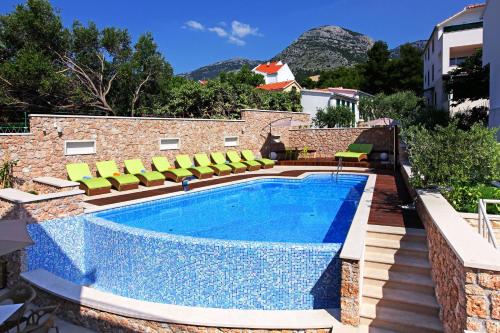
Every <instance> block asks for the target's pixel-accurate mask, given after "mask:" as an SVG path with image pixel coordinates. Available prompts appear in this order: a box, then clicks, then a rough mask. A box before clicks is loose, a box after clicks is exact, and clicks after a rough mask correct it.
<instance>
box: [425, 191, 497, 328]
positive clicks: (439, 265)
mask: <svg viewBox="0 0 500 333" xmlns="http://www.w3.org/2000/svg"><path fill="white" fill-rule="evenodd" d="M417 210H418V212H419V216H420V218H421V219H422V221H423V223H424V225H425V228H426V231H427V241H428V247H429V260H430V262H431V265H432V269H431V275H432V279H433V281H434V284H435V291H436V298H437V300H438V303H439V304H440V306H441V309H440V319H441V321H442V322H443V325H444V329H445V332H449V333H454V332H463V331H464V330H470V331H477V332H488V333H493V332H494V333H498V332H500V272H492V271H486V270H481V269H472V268H468V267H464V265H463V263H462V262H461V261H460V259H459V258H458V257H457V255H456V254H455V252H454V251H453V249H452V248H451V247H450V245H449V244H448V242H447V240H446V239H445V238H444V236H443V235H442V234H441V232H440V231H439V229H438V227H437V226H436V225H435V224H434V223H433V221H432V218H431V217H430V215H429V214H428V213H427V211H426V209H425V207H423V204H422V202H421V201H420V200H419V201H417ZM471 246H473V245H471Z"/></svg>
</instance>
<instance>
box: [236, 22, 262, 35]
mask: <svg viewBox="0 0 500 333" xmlns="http://www.w3.org/2000/svg"><path fill="white" fill-rule="evenodd" d="M231 29H232V31H231V33H232V35H233V36H236V37H238V38H244V37H246V36H248V35H253V36H259V35H260V34H259V28H253V27H251V26H250V25H249V24H246V23H242V22H239V21H233V22H231Z"/></svg>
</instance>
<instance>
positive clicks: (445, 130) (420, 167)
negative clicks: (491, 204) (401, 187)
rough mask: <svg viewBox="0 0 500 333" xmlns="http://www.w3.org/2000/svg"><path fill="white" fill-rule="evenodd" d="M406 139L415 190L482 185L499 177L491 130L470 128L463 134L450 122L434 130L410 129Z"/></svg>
mask: <svg viewBox="0 0 500 333" xmlns="http://www.w3.org/2000/svg"><path fill="white" fill-rule="evenodd" d="M406 138H407V143H408V156H409V159H410V163H411V165H412V170H413V176H412V179H411V182H412V184H413V185H414V186H416V187H430V186H449V185H468V184H484V183H488V182H489V181H491V180H494V179H497V177H498V176H499V174H500V149H499V145H498V144H497V142H496V138H495V131H494V130H488V129H486V128H484V127H482V126H480V125H474V126H472V127H471V129H470V130H469V131H463V130H461V129H459V128H458V127H457V124H456V123H451V124H450V125H448V126H446V127H441V126H437V127H436V128H435V130H434V131H430V130H428V129H425V128H422V127H412V128H410V129H409V130H408V131H407V132H406Z"/></svg>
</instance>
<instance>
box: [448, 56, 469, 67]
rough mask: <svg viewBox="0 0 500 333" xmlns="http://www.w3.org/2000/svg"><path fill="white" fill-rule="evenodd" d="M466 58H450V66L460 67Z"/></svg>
mask: <svg viewBox="0 0 500 333" xmlns="http://www.w3.org/2000/svg"><path fill="white" fill-rule="evenodd" d="M466 59H467V57H454V58H450V66H460V65H461V64H463V63H464V62H465V60H466Z"/></svg>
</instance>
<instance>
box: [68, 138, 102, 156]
mask: <svg viewBox="0 0 500 333" xmlns="http://www.w3.org/2000/svg"><path fill="white" fill-rule="evenodd" d="M95 152H96V149H95V141H94V140H72V141H64V155H88V154H95Z"/></svg>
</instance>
